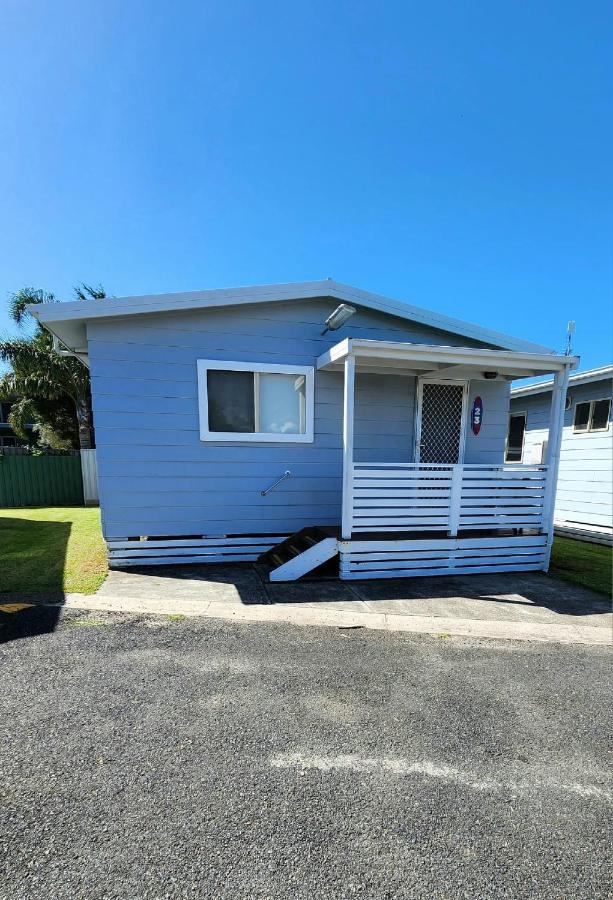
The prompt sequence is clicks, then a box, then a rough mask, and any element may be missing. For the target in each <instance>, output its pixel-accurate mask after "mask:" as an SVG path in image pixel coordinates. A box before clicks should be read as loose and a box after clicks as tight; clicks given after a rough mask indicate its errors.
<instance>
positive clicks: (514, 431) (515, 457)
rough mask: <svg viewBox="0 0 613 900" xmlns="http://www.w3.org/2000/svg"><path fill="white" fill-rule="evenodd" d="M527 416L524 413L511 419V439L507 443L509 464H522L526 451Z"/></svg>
mask: <svg viewBox="0 0 613 900" xmlns="http://www.w3.org/2000/svg"><path fill="white" fill-rule="evenodd" d="M525 430H526V416H525V415H524V414H523V413H522V414H521V415H518V416H511V417H510V419H509V439H508V441H507V453H506V461H507V462H521V458H522V454H523V449H524V432H525Z"/></svg>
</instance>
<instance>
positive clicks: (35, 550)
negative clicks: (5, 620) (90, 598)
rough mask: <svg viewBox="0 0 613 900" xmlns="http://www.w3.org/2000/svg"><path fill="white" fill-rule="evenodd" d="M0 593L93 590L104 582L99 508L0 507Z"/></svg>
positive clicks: (104, 573) (104, 557)
mask: <svg viewBox="0 0 613 900" xmlns="http://www.w3.org/2000/svg"><path fill="white" fill-rule="evenodd" d="M0 547H1V548H2V550H1V551H0V554H1V559H2V563H1V565H0V592H9V593H12V592H14V593H15V594H39V593H40V594H42V593H50V592H53V593H57V592H61V591H65V592H71V591H77V592H80V593H84V594H93V593H94V591H96V590H97V589H98V588H99V587H100V585H101V584H102V582H103V581H104V578H105V575H106V572H107V564H106V550H105V547H104V542H103V540H102V534H101V531H100V510H98V509H95V508H91V507H90V508H87V509H83V508H81V507H39V508H36V509H0Z"/></svg>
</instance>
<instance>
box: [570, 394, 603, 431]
mask: <svg viewBox="0 0 613 900" xmlns="http://www.w3.org/2000/svg"><path fill="white" fill-rule="evenodd" d="M603 400H608V401H609V414H608V416H607V424H606V425H605V426H604V428H592V417H593V415H594V405H595V404H596V403H600V402H602V401H603ZM584 403H587V404H588V405H589V407H590V412H589V416H588V419H587V426H586V427H585V428H576V427H575V419H576V418H577V407H578V406H580V405H581V404H584ZM610 424H611V397H596V398H595V399H594V400H577V401H575V409H574V412H573V434H598V432H599V431H608V430H609V425H610Z"/></svg>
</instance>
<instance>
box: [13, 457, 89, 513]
mask: <svg viewBox="0 0 613 900" xmlns="http://www.w3.org/2000/svg"><path fill="white" fill-rule="evenodd" d="M82 505H83V479H82V477H81V458H80V456H79V454H78V453H77V454H74V455H71V456H53V455H49V456H47V455H45V456H26V455H24V456H19V455H15V456H13V455H12V454H8V453H7V454H0V507H9V506H10V507H19V506H82Z"/></svg>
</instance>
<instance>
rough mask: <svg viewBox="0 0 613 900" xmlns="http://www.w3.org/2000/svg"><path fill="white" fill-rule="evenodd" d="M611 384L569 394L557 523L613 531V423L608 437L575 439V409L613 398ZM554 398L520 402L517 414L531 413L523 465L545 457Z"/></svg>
mask: <svg viewBox="0 0 613 900" xmlns="http://www.w3.org/2000/svg"><path fill="white" fill-rule="evenodd" d="M611 393H612V382H611V380H610V379H603V380H602V381H597V382H591V383H588V384H583V385H576V386H573V385H572V383H571V385H570V386H569V389H568V395H569V397H570V398H571V407H570V409H568V410H566V412H565V414H564V431H563V435H562V446H561V450H560V470H559V474H558V488H557V493H556V504H555V510H554V518H555V519H556V520H558V521H567V522H576V523H578V524H585V525H597V526H601V527H608V528H611V527H612V526H613V486H612V479H613V475H612V469H613V423H612V421H611V418H610V419H609V429H608V431H594V432H587V433H586V432H583V433H575V432H574V431H573V422H574V417H575V406H576V404H577V403H582V402H584V401H588V400H597V399H601V398H604V397H610V396H611ZM550 406H551V393H550V392H547V393H543V394H536V395H534V396H532V397H530V396H527V397H514V398H513V399H512V401H511V412H514V413H515V412H525V413H526V414H527V418H526V434H525V441H524V453H523V462H525V463H530V462H531V461H532V459H533V458H534V457H535V455H536V456H538V455H539V453H540V448H541V445H542V444H543V442H544V441H546V440H547V438H548V428H549V416H550Z"/></svg>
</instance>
